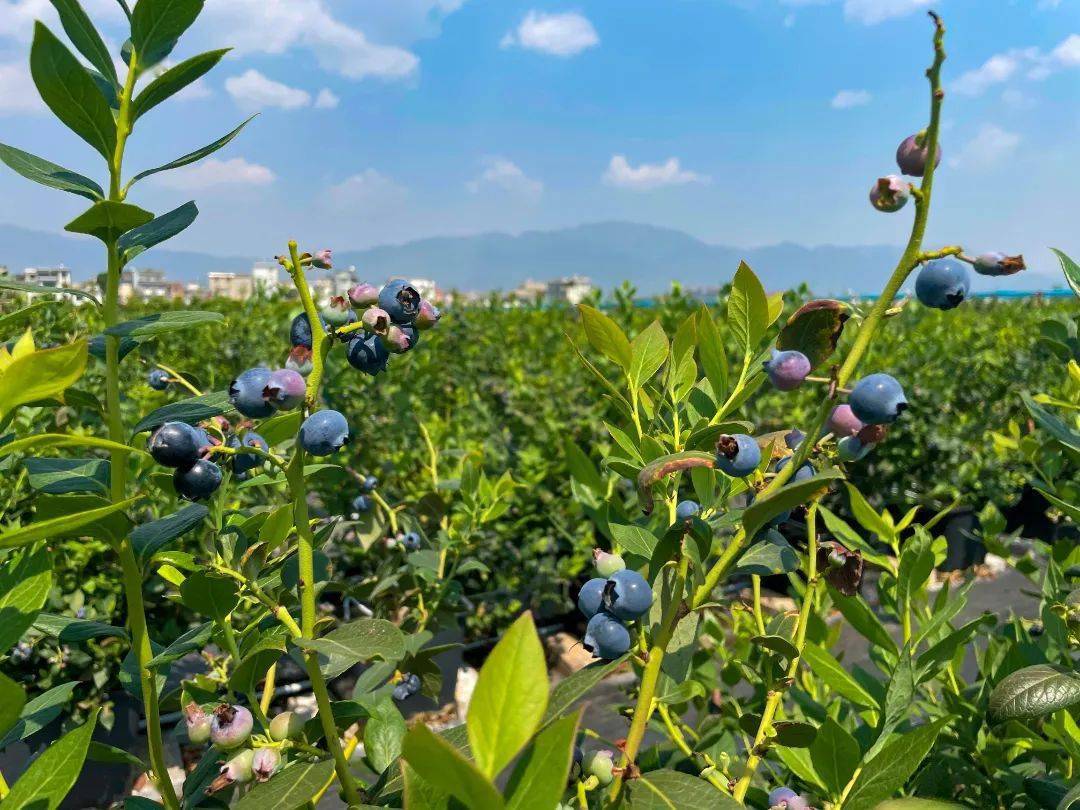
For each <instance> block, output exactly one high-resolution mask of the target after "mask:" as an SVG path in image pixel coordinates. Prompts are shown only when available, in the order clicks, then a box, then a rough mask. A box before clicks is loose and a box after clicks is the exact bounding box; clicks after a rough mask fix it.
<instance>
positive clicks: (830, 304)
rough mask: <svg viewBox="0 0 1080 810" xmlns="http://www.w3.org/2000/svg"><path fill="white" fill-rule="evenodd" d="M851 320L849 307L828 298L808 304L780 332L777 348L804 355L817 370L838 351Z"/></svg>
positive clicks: (800, 308) (798, 310)
mask: <svg viewBox="0 0 1080 810" xmlns="http://www.w3.org/2000/svg"><path fill="white" fill-rule="evenodd" d="M847 319H848V314H847V305H846V304H842V303H841V302H839V301H832V300H828V299H824V300H818V301H807V302H806V303H805V304H803V305H802V306H801V307H799V308H798V309H797V310H796V311H795V312H794V314H792V316H791V317H790V318H788V322H787V324H786V325H785V326H784V328H783V329H781V330H780V334H779V335H777V337H776V348H778V349H780V350H781V351H788V350H794V351H799V352H802V353H803V354H805V355H806V357H807V359H809V360H810V367H811V368H817V367H818V366H820V365H821V364H822V363H824V362H825V361H826V360H828V359H829V358H830V357H831V356H832V353H833V352H834V351H836V344H837V343H839V341H840V334H841V333H842V332H843V331H844V322H845V321H846V320H847Z"/></svg>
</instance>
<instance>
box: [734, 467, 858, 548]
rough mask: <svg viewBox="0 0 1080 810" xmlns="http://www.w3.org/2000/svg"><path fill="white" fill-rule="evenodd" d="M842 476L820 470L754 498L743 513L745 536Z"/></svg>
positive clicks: (838, 473)
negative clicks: (769, 493)
mask: <svg viewBox="0 0 1080 810" xmlns="http://www.w3.org/2000/svg"><path fill="white" fill-rule="evenodd" d="M843 477H844V474H843V473H842V472H840V470H838V469H836V468H835V467H833V468H829V469H827V470H822V471H821V472H819V473H817V475H814V476H812V477H811V478H807V479H806V480H805V481H789V482H788V483H787V484H785V485H784V486H782V487H780V488H779V489H777V490H776V491H775V492H773V493H772V494H771V495H767V496H765V497H763V498H756V499H755V500H754V502H753V503H752V504H750V505H749V506H748V507H746V511H745V512H743V528H744V529H746V536H747V537H753V536H754V535H755V534H757V533H758V530H759V529H761V527H762V526H764V525H765V524H766V523H768V522H769V521H770V520H772V519H773V518H774V517H776V516H777V515H780V514H783V513H784V512H787V511H790V510H791V509H794V508H795V507H796V506H800V505H802V504H804V503H806V502H807V501H809V500H810V499H811V498H813V497H814V496H815V495H817V494H818V493H819V492H823V491H825V490H827V489H828V488H829V485H830V484H832V483H833V482H834V481H839V480H840V479H842V478H843Z"/></svg>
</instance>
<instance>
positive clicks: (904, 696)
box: [866, 644, 916, 759]
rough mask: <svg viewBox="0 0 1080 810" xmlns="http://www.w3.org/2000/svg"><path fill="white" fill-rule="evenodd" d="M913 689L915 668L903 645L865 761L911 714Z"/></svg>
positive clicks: (883, 744)
mask: <svg viewBox="0 0 1080 810" xmlns="http://www.w3.org/2000/svg"><path fill="white" fill-rule="evenodd" d="M915 689H916V682H915V666H914V662H913V661H912V660H911V653H910V649H909V647H908V645H906V644H905V645H904V649H903V650H901V651H900V659H899V661H898V662H897V664H896V668H895V669H894V670H893V671H892V672H891V673H890V675H889V685H888V687H887V688H886V690H885V701H884V704H883V706H882V717H881V723H880V724H879V725H878V727H877V729H876V734H877V738H876V739H875V740H874V744H873V745H871V746H870V749H869V750H868V751H867V752H866V758H867V759H871V758H873V756H874V755H875V754H877V752H878V751H880V750H881V749H882V748H883V747H884V746H885V743H886V742H887V741H888V738H889V735H890V734H892V732H893V729H895V728H896V727H897V726H898V725H900V723H901V722H902V721H903V720H904V719H905V718H906V717H907V716H908V714H909V713H910V712H911V706H912V704H913V703H914V702H915Z"/></svg>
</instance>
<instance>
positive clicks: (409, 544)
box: [401, 532, 420, 551]
mask: <svg viewBox="0 0 1080 810" xmlns="http://www.w3.org/2000/svg"><path fill="white" fill-rule="evenodd" d="M401 545H403V546H404V547H405V550H406V551H418V550H419V548H420V535H419V534H417V533H416V532H405V534H403V535H401Z"/></svg>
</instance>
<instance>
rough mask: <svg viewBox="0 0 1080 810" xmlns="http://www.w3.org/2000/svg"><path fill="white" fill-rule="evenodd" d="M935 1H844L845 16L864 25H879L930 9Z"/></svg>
mask: <svg viewBox="0 0 1080 810" xmlns="http://www.w3.org/2000/svg"><path fill="white" fill-rule="evenodd" d="M933 2H934V0H844V16H845V17H847V18H848V19H849V20H855V21H856V22H861V23H862V24H863V25H877V24H878V23H881V22H885V21H886V20H891V19H893V18H894V17H904V16H906V15H908V14H911V13H913V12H916V11H919V10H920V9H928V8H930V6H931V3H933Z"/></svg>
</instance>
